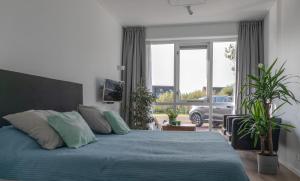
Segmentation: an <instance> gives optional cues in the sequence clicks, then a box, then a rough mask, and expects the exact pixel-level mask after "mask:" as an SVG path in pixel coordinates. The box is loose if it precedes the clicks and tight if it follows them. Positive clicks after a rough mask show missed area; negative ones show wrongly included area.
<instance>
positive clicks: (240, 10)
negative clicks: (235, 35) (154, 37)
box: [99, 0, 275, 26]
mask: <svg viewBox="0 0 300 181" xmlns="http://www.w3.org/2000/svg"><path fill="white" fill-rule="evenodd" d="M183 1H184V0H183ZM274 1H275V0H207V1H206V3H205V4H200V5H194V6H192V10H193V12H194V14H193V15H189V14H188V12H187V10H186V9H185V7H183V6H171V5H170V4H169V3H168V0H99V2H100V3H101V4H102V6H103V7H104V8H106V9H107V10H108V11H109V12H110V13H111V14H112V15H113V16H115V17H116V18H117V19H118V21H119V22H120V23H121V24H122V25H144V26H152V25H168V24H196V23H207V22H225V21H231V22H232V21H240V20H250V19H259V18H262V17H264V16H265V15H266V13H267V11H268V9H269V8H270V7H271V6H272V4H273V3H274Z"/></svg>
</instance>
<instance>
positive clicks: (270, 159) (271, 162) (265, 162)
mask: <svg viewBox="0 0 300 181" xmlns="http://www.w3.org/2000/svg"><path fill="white" fill-rule="evenodd" d="M257 166H258V172H259V173H262V174H272V175H275V174H276V173H277V168H278V156H277V155H274V156H265V155H260V154H257Z"/></svg>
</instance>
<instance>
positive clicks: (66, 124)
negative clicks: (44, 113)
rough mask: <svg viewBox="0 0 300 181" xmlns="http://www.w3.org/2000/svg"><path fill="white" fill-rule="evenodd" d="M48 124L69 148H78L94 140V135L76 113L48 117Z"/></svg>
mask: <svg viewBox="0 0 300 181" xmlns="http://www.w3.org/2000/svg"><path fill="white" fill-rule="evenodd" d="M48 123H49V125H50V126H51V127H53V129H55V130H56V131H57V132H58V134H59V135H60V136H61V137H62V139H63V140H64V142H65V143H66V145H67V146H68V147H70V148H79V147H81V146H83V145H86V144H88V143H91V142H93V141H95V140H96V137H95V135H94V133H93V132H92V130H91V129H90V127H89V126H88V125H87V124H86V122H85V121H84V119H83V118H82V117H81V115H80V114H79V113H78V112H75V111H73V112H65V113H58V114H56V115H51V116H48Z"/></svg>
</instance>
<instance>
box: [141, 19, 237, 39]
mask: <svg viewBox="0 0 300 181" xmlns="http://www.w3.org/2000/svg"><path fill="white" fill-rule="evenodd" d="M237 34H238V24H237V23H233V22H229V23H208V24H194V25H168V26H152V27H147V29H146V39H147V40H152V41H153V40H178V39H195V38H220V37H222V38H232V37H237Z"/></svg>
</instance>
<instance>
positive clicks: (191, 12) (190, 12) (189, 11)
mask: <svg viewBox="0 0 300 181" xmlns="http://www.w3.org/2000/svg"><path fill="white" fill-rule="evenodd" d="M186 9H187V11H188V13H189V15H193V14H194V12H193V10H192V8H191V6H186Z"/></svg>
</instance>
